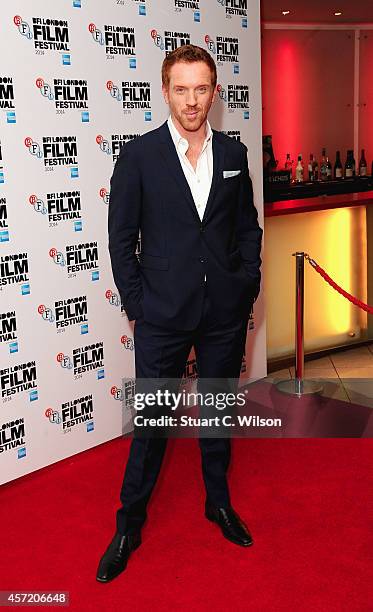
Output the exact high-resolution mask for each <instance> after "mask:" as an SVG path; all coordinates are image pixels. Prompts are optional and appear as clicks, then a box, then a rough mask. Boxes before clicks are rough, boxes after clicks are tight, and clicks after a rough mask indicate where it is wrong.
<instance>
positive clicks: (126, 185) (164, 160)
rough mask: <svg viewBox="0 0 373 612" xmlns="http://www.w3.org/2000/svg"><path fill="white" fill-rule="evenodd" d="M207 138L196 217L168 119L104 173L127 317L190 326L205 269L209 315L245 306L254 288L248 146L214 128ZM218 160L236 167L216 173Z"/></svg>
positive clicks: (242, 311)
mask: <svg viewBox="0 0 373 612" xmlns="http://www.w3.org/2000/svg"><path fill="white" fill-rule="evenodd" d="M212 147H213V177H212V184H211V190H210V193H209V198H208V201H207V205H206V209H205V213H204V216H203V218H202V221H201V220H200V218H199V215H198V212H197V209H196V206H195V204H194V200H193V197H192V194H191V191H190V188H189V185H188V182H187V180H186V178H185V175H184V172H183V169H182V167H181V164H180V161H179V157H178V155H177V152H176V149H175V145H174V143H173V140H172V138H171V134H170V131H169V129H168V125H167V122H165V123H163V124H162V125H161V126H160V127H159V128H157V129H155V130H152V131H150V132H147V133H146V134H143V135H142V136H140V137H138V138H136V139H135V140H132V141H130V142H128V143H127V144H126V145H124V146H123V147H122V149H121V152H120V154H119V157H118V160H117V162H116V164H115V167H114V172H113V175H112V178H111V183H110V184H111V189H110V199H109V219H108V229H109V252H110V257H111V264H112V270H113V276H114V281H115V284H116V286H117V288H118V290H119V293H120V296H121V299H122V303H123V306H124V308H125V310H126V313H127V315H128V319H129V320H130V321H132V320H133V319H137V318H138V317H140V316H143V317H144V319H145V320H146V321H149V322H151V323H154V324H156V325H161V326H163V327H167V328H169V329H179V330H191V329H193V328H195V327H196V326H197V325H198V322H199V319H200V316H201V311H202V303H203V295H204V277H205V274H206V277H207V285H208V292H209V296H210V299H211V301H212V304H213V306H214V315H215V319H216V320H217V322H221V323H226V322H228V321H232V320H234V319H237V318H239V317H241V316H245V315H247V314H248V312H250V310H251V308H252V304H253V302H254V301H255V299H256V298H257V295H258V293H259V289H260V276H261V275H260V265H261V259H260V250H261V238H262V229H261V228H260V227H259V225H258V214H257V210H256V208H255V206H254V203H253V190H252V183H251V179H250V176H249V169H248V163H247V147H246V146H245V145H244V144H243V143H241V142H238V141H236V140H233V139H232V138H230V137H229V136H226V135H225V134H223V133H222V132H218V131H216V130H213V138H212ZM223 170H240V173H239V174H238V175H236V176H231V177H229V178H224V177H223ZM139 230H140V232H141V253H140V255H139V257H138V256H137V255H136V245H137V242H138V234H139Z"/></svg>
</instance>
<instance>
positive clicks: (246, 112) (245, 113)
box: [243, 111, 250, 119]
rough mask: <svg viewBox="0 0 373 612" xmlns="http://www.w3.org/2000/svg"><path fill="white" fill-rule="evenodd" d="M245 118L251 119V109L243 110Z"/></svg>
mask: <svg viewBox="0 0 373 612" xmlns="http://www.w3.org/2000/svg"><path fill="white" fill-rule="evenodd" d="M243 118H244V119H250V111H244V112H243Z"/></svg>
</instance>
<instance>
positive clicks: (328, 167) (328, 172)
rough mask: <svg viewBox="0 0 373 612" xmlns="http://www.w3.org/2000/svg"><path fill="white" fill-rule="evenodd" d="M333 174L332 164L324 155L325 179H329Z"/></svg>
mask: <svg viewBox="0 0 373 612" xmlns="http://www.w3.org/2000/svg"><path fill="white" fill-rule="evenodd" d="M332 175H333V166H332V163H331V161H330V159H329V157H328V156H326V180H327V181H331V180H332Z"/></svg>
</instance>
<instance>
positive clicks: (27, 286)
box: [21, 283, 30, 295]
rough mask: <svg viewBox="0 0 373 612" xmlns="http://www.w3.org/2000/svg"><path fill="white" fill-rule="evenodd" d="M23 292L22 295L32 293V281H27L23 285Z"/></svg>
mask: <svg viewBox="0 0 373 612" xmlns="http://www.w3.org/2000/svg"><path fill="white" fill-rule="evenodd" d="M21 293H22V295H28V294H29V293H30V283H25V284H24V285H21Z"/></svg>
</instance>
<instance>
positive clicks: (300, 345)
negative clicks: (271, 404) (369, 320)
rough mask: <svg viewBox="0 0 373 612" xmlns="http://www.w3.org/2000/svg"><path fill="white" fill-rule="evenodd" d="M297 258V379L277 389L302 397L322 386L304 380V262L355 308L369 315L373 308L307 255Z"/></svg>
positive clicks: (285, 382) (320, 389) (297, 255)
mask: <svg viewBox="0 0 373 612" xmlns="http://www.w3.org/2000/svg"><path fill="white" fill-rule="evenodd" d="M294 255H295V257H296V271H295V303H296V321H295V378H294V379H292V380H282V381H280V382H278V383H277V388H278V389H279V391H282V392H283V393H288V394H291V395H297V396H298V397H301V396H302V395H306V394H313V393H320V391H322V386H321V385H320V384H319V383H318V382H316V381H313V380H304V379H303V372H304V335H303V315H304V260H306V261H308V263H309V264H310V266H311V267H312V268H313V269H314V270H315V271H316V272H317V273H318V274H320V276H321V277H322V278H323V279H324V280H325V281H326V282H327V283H328V284H329V285H330V286H331V287H332V288H333V289H335V291H337V292H338V293H339V294H340V295H342V296H343V297H344V298H346V299H347V300H349V301H350V302H351V303H352V304H355V306H358V307H359V308H361V309H362V310H365V312H367V313H368V314H373V306H369V304H365V302H362V301H361V300H359V298H357V297H355V296H354V295H351V293H348V291H346V290H345V289H343V288H342V287H340V285H338V283H336V282H335V281H334V280H333V279H332V278H331V277H330V276H329V274H328V273H327V272H326V271H325V270H324V269H323V268H322V267H321V266H319V264H318V263H317V262H316V261H315V260H314V259H312V258H311V257H310V256H309V255H308V254H307V253H303V252H297V253H293V256H294Z"/></svg>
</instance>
